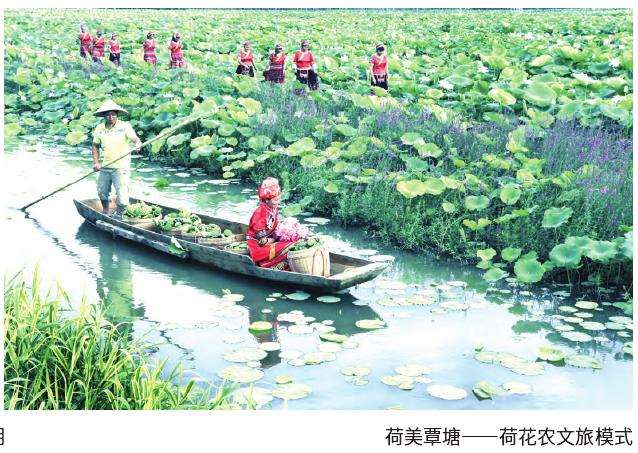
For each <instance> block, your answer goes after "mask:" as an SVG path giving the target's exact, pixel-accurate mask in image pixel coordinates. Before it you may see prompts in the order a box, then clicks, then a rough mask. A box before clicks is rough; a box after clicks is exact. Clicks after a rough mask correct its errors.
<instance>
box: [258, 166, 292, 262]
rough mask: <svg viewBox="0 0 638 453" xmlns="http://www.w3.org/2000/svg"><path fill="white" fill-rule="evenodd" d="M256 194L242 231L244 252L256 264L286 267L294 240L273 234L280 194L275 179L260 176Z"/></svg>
mask: <svg viewBox="0 0 638 453" xmlns="http://www.w3.org/2000/svg"><path fill="white" fill-rule="evenodd" d="M257 195H258V196H259V206H258V207H257V209H256V210H255V212H253V215H252V216H251V217H250V222H249V223H248V231H247V232H246V240H247V242H248V253H249V255H250V257H251V258H252V260H253V261H254V262H255V264H256V265H257V266H259V267H267V268H270V269H277V270H281V271H283V270H289V268H288V261H287V258H288V251H289V250H290V247H292V246H293V244H294V243H295V242H296V241H292V242H290V241H277V238H276V237H275V229H276V228H277V223H278V221H279V220H278V214H279V212H278V211H279V201H280V197H281V189H280V188H279V181H277V180H276V179H275V178H270V177H268V178H266V179H264V180H263V182H262V183H261V185H260V186H259V190H258V191H257Z"/></svg>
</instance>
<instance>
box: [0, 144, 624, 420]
mask: <svg viewBox="0 0 638 453" xmlns="http://www.w3.org/2000/svg"><path fill="white" fill-rule="evenodd" d="M90 161H91V158H90V152H89V150H88V149H87V150H81V151H79V150H78V149H77V148H74V147H64V146H59V145H53V144H49V143H47V142H46V140H43V139H41V138H39V137H25V138H23V139H21V141H20V143H19V144H17V145H14V148H13V149H12V150H10V151H8V152H7V154H6V156H5V175H6V184H5V187H7V190H8V194H7V195H8V200H9V204H10V205H14V206H15V205H21V204H23V202H26V201H29V200H31V199H33V198H35V197H36V196H39V195H40V194H41V193H44V192H46V191H47V190H48V189H50V188H51V187H55V186H56V185H59V184H61V183H62V182H64V181H66V180H69V179H71V178H72V177H74V176H76V175H80V174H82V173H83V172H85V171H86V170H87V168H89V167H90ZM133 162H134V167H135V170H134V172H133V178H134V181H135V184H134V188H133V195H135V196H138V197H140V196H141V197H144V198H146V199H150V200H155V201H158V202H163V203H165V204H169V205H175V206H181V207H186V208H189V209H191V210H193V211H201V212H207V213H210V214H213V215H217V216H220V217H228V218H234V219H238V220H242V221H246V220H247V219H248V217H249V215H250V213H251V211H252V208H253V207H254V206H255V203H256V199H255V191H254V188H253V187H252V186H247V185H244V184H242V183H239V182H238V181H236V180H231V181H229V180H224V179H213V178H211V177H210V176H209V175H206V174H204V172H203V171H201V170H198V169H186V168H184V167H177V166H176V167H168V168H167V167H159V166H156V165H155V164H152V163H149V162H148V161H146V160H144V159H140V158H137V159H134V161H133ZM160 177H161V178H164V181H165V183H164V184H162V185H161V186H163V187H162V188H156V187H155V183H156V182H157V180H158V178H160ZM94 193H95V181H94V180H86V181H83V182H82V183H80V184H77V185H76V186H74V187H73V188H71V189H69V191H67V192H65V193H63V194H61V195H57V196H55V197H53V198H51V199H49V200H47V201H45V202H43V203H41V204H39V205H36V206H34V207H33V208H32V210H31V212H30V215H29V216H28V217H25V216H24V215H23V214H22V213H20V212H18V211H15V210H7V211H5V212H4V213H3V223H4V225H5V235H4V244H3V245H4V253H3V256H4V257H5V262H6V263H7V264H8V273H9V274H12V272H14V271H16V270H18V269H20V268H21V267H26V268H27V269H28V268H31V267H33V266H35V264H36V263H38V262H39V263H40V267H41V273H42V274H43V275H45V276H48V277H49V278H50V281H54V280H57V281H59V282H60V283H61V284H62V285H63V286H64V287H65V288H66V289H67V290H68V291H69V293H70V294H73V295H74V296H73V298H72V302H73V303H78V300H79V298H80V295H81V294H82V293H86V294H87V295H88V297H89V299H90V300H91V301H93V302H97V301H98V300H99V299H102V300H103V301H104V309H105V311H106V314H107V316H108V318H109V319H110V320H111V321H113V322H115V323H124V324H123V325H127V326H129V327H130V335H132V336H134V337H142V336H144V337H145V338H147V339H149V340H151V341H152V342H154V343H156V344H157V347H156V348H155V349H154V350H153V351H149V355H150V356H151V358H158V359H167V360H168V361H169V363H168V365H169V366H168V367H167V368H169V369H170V368H171V365H174V364H175V363H177V362H179V361H181V362H183V363H184V365H185V367H186V368H187V372H186V374H185V375H184V377H185V378H193V379H196V380H200V381H204V380H206V381H212V382H214V383H219V382H221V380H222V378H224V379H228V380H231V381H233V382H237V386H238V389H239V390H238V393H237V394H236V397H237V399H238V400H242V399H246V398H248V399H251V400H254V401H256V402H258V403H263V404H264V406H263V407H264V408H273V409H280V408H285V407H287V408H289V409H385V408H403V409H585V408H586V409H627V408H630V406H631V401H632V392H633V389H632V364H633V362H632V360H633V355H632V354H633V349H632V338H633V322H632V318H631V315H630V313H631V305H630V304H627V303H625V301H626V299H627V297H628V295H626V294H623V291H622V290H619V289H615V288H607V289H603V290H601V291H599V292H597V293H592V294H571V293H570V287H569V286H566V285H545V286H536V287H528V286H522V285H520V284H519V283H517V282H516V281H515V280H513V279H510V280H506V279H502V280H500V281H498V282H495V283H488V282H486V281H485V280H484V279H483V278H482V275H481V271H479V270H477V269H475V268H473V267H471V266H463V265H460V264H458V263H455V262H452V261H444V260H439V259H436V258H435V257H432V256H429V255H424V254H419V255H417V254H412V253H408V252H403V251H399V250H397V249H395V248H392V247H388V246H385V245H382V244H380V243H379V242H377V241H376V240H371V239H369V238H367V237H366V236H365V235H364V234H362V233H361V231H360V230H358V229H354V228H343V227H339V226H338V225H334V224H333V222H330V221H328V220H327V219H323V218H317V217H316V216H312V215H306V214H305V213H301V215H300V216H299V218H300V219H304V222H305V223H307V224H308V225H309V226H311V228H312V229H313V230H315V231H316V232H318V233H321V234H325V235H328V236H330V238H331V239H330V244H331V248H333V249H335V250H343V251H345V252H348V253H352V254H355V255H359V256H370V257H375V256H376V257H378V258H377V259H388V258H387V257H385V256H384V255H389V256H392V257H394V261H393V263H392V266H391V267H390V268H389V269H388V270H387V271H386V272H385V273H384V274H382V275H381V276H380V277H379V278H377V279H376V280H374V281H372V282H368V283H366V284H363V285H360V286H358V287H355V288H352V289H351V290H349V291H347V292H344V293H338V294H332V295H323V296H320V297H317V296H315V295H310V294H307V293H304V292H301V291H297V290H295V289H294V288H286V287H278V286H273V285H271V284H268V283H264V282H260V281H251V280H249V279H245V278H241V277H238V276H235V275H232V274H226V273H221V272H215V271H212V270H210V269H207V268H205V267H201V266H198V265H194V264H189V263H184V262H181V261H178V260H176V259H172V258H170V257H167V256H162V255H158V254H157V253H153V252H150V251H148V250H146V249H144V248H142V247H139V246H137V245H134V244H130V243H126V242H120V241H117V242H116V241H113V240H112V238H111V237H109V236H108V235H106V234H104V233H103V232H100V231H98V230H96V229H94V228H92V227H91V226H89V225H86V224H84V223H83V220H82V218H81V217H80V216H79V215H78V214H77V213H76V211H75V208H74V206H73V204H72V201H71V198H73V197H77V198H87V197H91V196H93V194H94ZM248 383H252V385H253V386H254V387H253V388H257V390H241V389H244V388H249V387H248Z"/></svg>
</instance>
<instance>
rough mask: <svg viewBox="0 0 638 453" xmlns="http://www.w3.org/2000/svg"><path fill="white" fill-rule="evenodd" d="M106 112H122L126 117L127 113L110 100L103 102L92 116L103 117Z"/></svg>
mask: <svg viewBox="0 0 638 453" xmlns="http://www.w3.org/2000/svg"><path fill="white" fill-rule="evenodd" d="M106 112H122V113H126V114H127V115H128V112H127V111H126V110H124V109H123V108H122V107H120V106H119V105H117V104H116V103H115V102H113V100H112V99H109V100H108V101H105V102H104V104H102V105H101V106H100V108H99V109H97V110H96V111H95V113H93V115H95V116H104V114H105V113H106Z"/></svg>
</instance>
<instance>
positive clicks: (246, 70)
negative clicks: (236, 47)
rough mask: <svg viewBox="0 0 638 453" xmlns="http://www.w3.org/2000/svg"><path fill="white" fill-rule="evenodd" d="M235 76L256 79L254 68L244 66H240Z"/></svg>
mask: <svg viewBox="0 0 638 453" xmlns="http://www.w3.org/2000/svg"><path fill="white" fill-rule="evenodd" d="M235 74H238V75H245V76H250V77H255V70H254V69H253V67H252V66H249V67H246V66H244V65H242V64H238V65H237V70H236V71H235Z"/></svg>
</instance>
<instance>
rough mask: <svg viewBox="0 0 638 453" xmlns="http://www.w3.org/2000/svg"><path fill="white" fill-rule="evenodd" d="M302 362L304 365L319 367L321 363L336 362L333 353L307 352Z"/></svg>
mask: <svg viewBox="0 0 638 453" xmlns="http://www.w3.org/2000/svg"><path fill="white" fill-rule="evenodd" d="M303 360H304V362H305V363H306V365H319V364H320V363H323V362H332V361H333V360H337V355H336V354H334V353H333V352H321V351H318V352H309V353H307V354H304V356H303Z"/></svg>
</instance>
